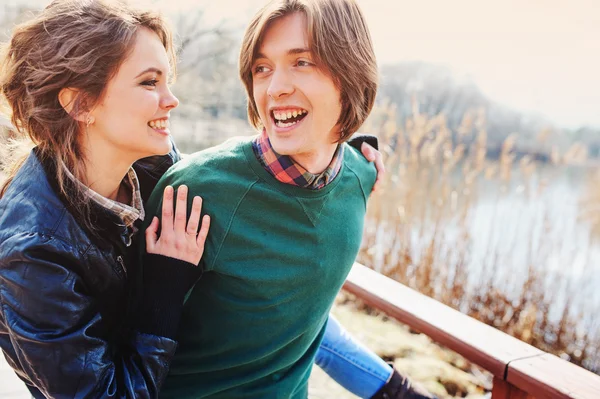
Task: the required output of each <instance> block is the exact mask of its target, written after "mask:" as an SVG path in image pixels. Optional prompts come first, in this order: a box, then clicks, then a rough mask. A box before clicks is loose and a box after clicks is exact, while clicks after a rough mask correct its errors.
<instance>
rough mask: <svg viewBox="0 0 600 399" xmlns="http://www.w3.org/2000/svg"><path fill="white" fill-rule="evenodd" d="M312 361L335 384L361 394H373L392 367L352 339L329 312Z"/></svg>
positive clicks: (381, 384) (383, 382)
mask: <svg viewBox="0 0 600 399" xmlns="http://www.w3.org/2000/svg"><path fill="white" fill-rule="evenodd" d="M315 363H316V364H317V366H319V367H320V368H321V369H323V371H325V372H326V373H327V374H328V375H329V376H330V377H331V378H333V379H334V380H335V381H336V382H337V383H338V384H340V385H341V386H343V387H344V388H345V389H346V390H348V391H350V392H352V393H353V394H355V395H356V396H359V397H361V398H370V397H371V396H373V395H375V393H376V392H377V391H378V390H379V389H380V388H381V387H382V386H383V385H384V384H385V382H386V381H387V380H388V378H389V377H390V375H392V368H391V367H390V366H389V365H388V364H387V363H386V362H384V361H383V360H382V359H381V358H380V357H379V356H377V355H376V354H375V353H373V352H372V351H371V350H369V349H368V348H367V347H365V346H364V345H362V344H361V343H359V342H358V341H356V340H354V339H353V338H352V336H351V335H350V333H349V332H348V331H346V330H345V329H344V328H343V327H342V326H341V325H340V323H339V322H338V321H337V320H336V319H335V318H334V317H333V316H332V315H331V314H330V315H329V320H327V327H326V328H325V335H324V336H323V341H322V342H321V346H320V347H319V350H318V351H317V356H316V357H315Z"/></svg>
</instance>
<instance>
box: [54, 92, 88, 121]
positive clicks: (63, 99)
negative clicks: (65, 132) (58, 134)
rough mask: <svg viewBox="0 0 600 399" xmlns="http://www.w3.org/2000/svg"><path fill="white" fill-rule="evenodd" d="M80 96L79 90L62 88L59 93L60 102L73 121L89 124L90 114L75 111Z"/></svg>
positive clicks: (78, 110)
mask: <svg viewBox="0 0 600 399" xmlns="http://www.w3.org/2000/svg"><path fill="white" fill-rule="evenodd" d="M79 95H80V93H79V90H78V89H73V88H70V87H65V88H62V89H61V90H60V92H59V93H58V102H59V103H60V105H61V106H62V107H63V109H64V110H65V111H67V113H68V114H69V115H71V117H72V118H73V119H75V120H76V121H79V122H83V123H87V119H88V113H87V112H85V111H83V110H81V109H75V102H76V101H77V97H78V96H79Z"/></svg>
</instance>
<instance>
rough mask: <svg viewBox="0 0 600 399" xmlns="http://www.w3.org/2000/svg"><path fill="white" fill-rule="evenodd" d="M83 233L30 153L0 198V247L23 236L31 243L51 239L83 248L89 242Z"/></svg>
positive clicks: (39, 164)
mask: <svg viewBox="0 0 600 399" xmlns="http://www.w3.org/2000/svg"><path fill="white" fill-rule="evenodd" d="M81 233H82V230H81V228H80V226H79V225H78V223H77V222H76V221H75V219H74V218H73V217H72V216H71V215H70V214H69V212H68V211H67V208H66V206H65V204H64V203H63V202H62V201H61V199H60V198H59V196H58V195H57V194H56V192H55V191H54V189H53V188H52V186H51V185H50V183H49V181H48V179H47V176H46V173H45V171H44V168H43V167H42V165H41V163H40V162H39V160H38V159H37V157H36V156H35V155H34V154H33V153H32V154H30V156H29V157H28V159H27V160H26V161H25V163H24V165H23V166H22V167H21V169H20V170H19V172H18V173H17V175H16V176H15V178H14V179H13V181H12V182H11V184H10V186H9V187H8V189H7V190H6V192H5V194H4V196H3V197H2V198H0V244H4V242H5V241H6V240H8V239H9V238H10V237H13V236H24V237H29V241H31V242H32V243H33V242H35V241H36V240H47V239H48V238H52V239H54V240H59V241H60V242H62V243H64V244H65V245H67V246H72V247H80V246H81V244H82V243H83V244H84V245H85V241H86V239H85V237H82V234H81ZM82 238H83V242H82ZM2 246H4V245H2Z"/></svg>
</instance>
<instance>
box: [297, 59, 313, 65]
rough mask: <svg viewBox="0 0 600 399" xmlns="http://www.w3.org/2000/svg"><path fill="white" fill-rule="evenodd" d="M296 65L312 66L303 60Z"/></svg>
mask: <svg viewBox="0 0 600 399" xmlns="http://www.w3.org/2000/svg"><path fill="white" fill-rule="evenodd" d="M296 65H298V66H312V65H314V64H313V63H312V62H309V61H305V60H299V61H298V62H297V63H296Z"/></svg>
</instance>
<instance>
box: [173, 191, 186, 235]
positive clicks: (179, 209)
mask: <svg viewBox="0 0 600 399" xmlns="http://www.w3.org/2000/svg"><path fill="white" fill-rule="evenodd" d="M187 194H188V188H187V186H185V185H181V186H179V188H178V189H177V201H176V204H175V224H174V226H173V230H174V231H175V234H179V233H184V232H185V224H186V223H185V222H186V221H187V218H186V214H187Z"/></svg>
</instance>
